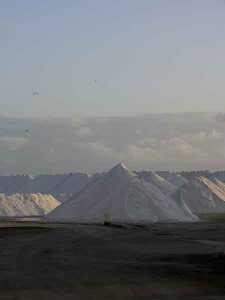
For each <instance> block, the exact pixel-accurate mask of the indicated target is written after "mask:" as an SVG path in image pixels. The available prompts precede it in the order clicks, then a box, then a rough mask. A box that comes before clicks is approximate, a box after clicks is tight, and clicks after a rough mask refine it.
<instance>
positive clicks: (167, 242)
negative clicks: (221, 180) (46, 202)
mask: <svg viewBox="0 0 225 300" xmlns="http://www.w3.org/2000/svg"><path fill="white" fill-rule="evenodd" d="M224 253H225V222H202V223H196V224H157V225H149V226H144V227H143V226H122V227H121V226H113V227H105V226H100V225H99V226H98V225H78V224H49V223H41V222H8V223H6V222H2V223H0V300H2V299H7V300H11V299H13V300H15V299H19V300H23V299H41V300H45V299H54V300H58V299H65V300H67V299H68V300H70V299H85V300H86V299H87V300H89V299H174V300H176V299H184V300H185V299H188V300H189V299H196V300H197V299H204V300H207V299H212V300H213V299H225V255H224Z"/></svg>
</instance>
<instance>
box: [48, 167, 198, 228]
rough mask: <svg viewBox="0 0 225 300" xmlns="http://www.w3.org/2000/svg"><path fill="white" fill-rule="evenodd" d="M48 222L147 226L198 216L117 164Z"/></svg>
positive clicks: (187, 219) (53, 215) (64, 205)
mask: <svg viewBox="0 0 225 300" xmlns="http://www.w3.org/2000/svg"><path fill="white" fill-rule="evenodd" d="M48 218H49V219H50V220H76V221H78V222H79V221H80V222H104V221H105V220H110V221H112V222H128V223H143V222H144V223H150V222H160V221H162V222H163V221H176V222H179V221H190V222H191V221H195V220H197V217H196V216H195V215H193V214H192V213H191V212H190V211H189V210H187V209H186V208H184V207H183V206H182V205H178V204H176V202H175V201H174V200H173V199H172V198H170V197H169V196H166V195H164V194H163V193H162V192H161V191H160V190H159V188H158V187H157V186H156V185H153V184H152V183H148V182H145V181H143V180H141V179H140V178H138V176H136V175H135V174H134V173H132V172H130V171H129V170H128V169H127V168H126V167H125V166H124V165H123V164H119V165H117V166H116V167H114V168H113V169H111V170H110V171H109V172H108V173H106V174H104V175H102V176H101V177H100V178H98V179H97V180H95V181H94V182H93V183H92V184H88V185H87V186H86V187H85V188H84V189H83V190H82V191H81V192H80V193H79V194H78V195H75V196H74V197H72V198H71V199H70V200H68V201H67V202H65V203H63V204H62V205H60V206H59V207H57V208H56V209H55V210H54V211H53V212H52V213H50V214H49V215H48Z"/></svg>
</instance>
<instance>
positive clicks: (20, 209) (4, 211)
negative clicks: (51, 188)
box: [0, 194, 60, 217]
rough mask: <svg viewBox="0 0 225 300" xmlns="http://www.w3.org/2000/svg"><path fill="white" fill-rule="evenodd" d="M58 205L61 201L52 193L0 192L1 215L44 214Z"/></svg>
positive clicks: (23, 215)
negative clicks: (7, 193)
mask: <svg viewBox="0 0 225 300" xmlns="http://www.w3.org/2000/svg"><path fill="white" fill-rule="evenodd" d="M58 205H60V202H59V201H58V200H56V199H55V198H54V197H53V196H52V195H42V194H29V195H28V194H27V195H26V194H14V195H10V196H9V195H5V194H0V217H15V216H16V217H25V216H43V215H46V214H47V213H49V212H50V211H52V210H53V209H55V208H56V207H57V206H58Z"/></svg>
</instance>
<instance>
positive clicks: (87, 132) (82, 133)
mask: <svg viewBox="0 0 225 300" xmlns="http://www.w3.org/2000/svg"><path fill="white" fill-rule="evenodd" d="M76 135H77V136H78V137H81V138H85V137H90V136H91V135H92V130H91V128H89V127H80V128H79V129H78V130H77V131H76Z"/></svg>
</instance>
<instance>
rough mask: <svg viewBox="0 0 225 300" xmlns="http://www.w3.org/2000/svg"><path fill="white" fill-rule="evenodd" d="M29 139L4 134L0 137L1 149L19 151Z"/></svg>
mask: <svg viewBox="0 0 225 300" xmlns="http://www.w3.org/2000/svg"><path fill="white" fill-rule="evenodd" d="M28 143H29V140H28V139H27V138H24V137H10V136H2V137H0V151H1V150H6V151H18V150H22V149H23V148H24V147H25V146H26V145H27V144H28Z"/></svg>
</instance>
